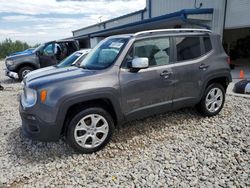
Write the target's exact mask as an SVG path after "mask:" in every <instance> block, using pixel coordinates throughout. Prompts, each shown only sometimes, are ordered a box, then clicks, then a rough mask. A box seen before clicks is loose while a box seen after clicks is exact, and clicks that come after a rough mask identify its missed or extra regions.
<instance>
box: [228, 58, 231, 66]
mask: <svg viewBox="0 0 250 188" xmlns="http://www.w3.org/2000/svg"><path fill="white" fill-rule="evenodd" d="M227 63H228V65H231V58H230V57H228V58H227Z"/></svg>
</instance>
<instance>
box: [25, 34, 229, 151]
mask: <svg viewBox="0 0 250 188" xmlns="http://www.w3.org/2000/svg"><path fill="white" fill-rule="evenodd" d="M229 82H231V76H230V68H229V65H228V56H227V55H226V54H225V52H224V50H223V47H222V44H221V40H220V36H219V35H217V34H215V33H212V32H211V31H208V30H198V29H196V30H195V29H166V30H153V31H145V32H139V33H136V34H130V35H119V36H112V37H108V38H106V39H105V40H103V41H102V42H100V43H99V44H98V45H97V46H96V47H95V48H94V49H93V50H92V51H91V52H90V53H89V54H88V55H87V56H86V58H85V59H84V60H83V61H82V63H81V65H80V67H68V68H61V69H56V70H50V71H47V72H41V73H38V74H36V75H30V76H29V75H27V76H26V77H25V79H24V92H23V94H22V96H21V104H20V114H21V117H22V131H23V133H24V134H25V135H26V136H28V137H29V138H32V139H37V140H41V141H57V140H58V139H59V138H60V136H65V137H66V140H67V142H68V143H69V144H70V145H71V146H72V147H73V148H74V149H76V150H78V151H79V152H81V153H92V152H95V151H98V150H100V149H101V148H103V147H104V146H105V145H106V144H107V143H108V142H109V140H110V138H111V136H112V133H113V130H114V128H115V127H118V126H120V125H122V124H123V123H125V122H127V121H131V120H134V119H140V118H143V117H146V116H150V115H154V114H158V113H163V112H166V111H169V110H176V109H180V108H183V107H190V106H191V107H192V106H197V108H198V109H199V112H200V113H201V114H203V115H204V116H214V115H216V114H218V113H219V112H220V111H221V109H222V107H223V104H224V101H225V91H226V89H227V86H228V84H229Z"/></svg>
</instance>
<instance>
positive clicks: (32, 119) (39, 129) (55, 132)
mask: <svg viewBox="0 0 250 188" xmlns="http://www.w3.org/2000/svg"><path fill="white" fill-rule="evenodd" d="M19 113H20V116H21V119H22V133H23V135H24V136H25V137H27V138H30V139H32V140H39V141H44V142H54V141H58V140H59V138H60V135H61V130H60V129H59V128H58V126H57V124H56V123H55V124H49V123H47V122H45V121H43V120H42V119H41V118H39V117H38V116H36V115H34V114H32V113H30V112H27V111H25V110H24V109H23V107H22V105H21V104H20V106H19Z"/></svg>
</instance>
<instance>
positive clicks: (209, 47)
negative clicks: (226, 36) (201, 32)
mask: <svg viewBox="0 0 250 188" xmlns="http://www.w3.org/2000/svg"><path fill="white" fill-rule="evenodd" d="M202 38H203V43H204V49H205V53H208V52H210V51H211V50H212V43H211V40H210V37H202Z"/></svg>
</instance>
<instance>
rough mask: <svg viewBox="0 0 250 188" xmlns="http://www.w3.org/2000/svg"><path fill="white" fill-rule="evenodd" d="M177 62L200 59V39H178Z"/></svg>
mask: <svg viewBox="0 0 250 188" xmlns="http://www.w3.org/2000/svg"><path fill="white" fill-rule="evenodd" d="M176 48H177V61H186V60H191V59H195V58H198V57H200V55H201V46H200V37H176Z"/></svg>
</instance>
